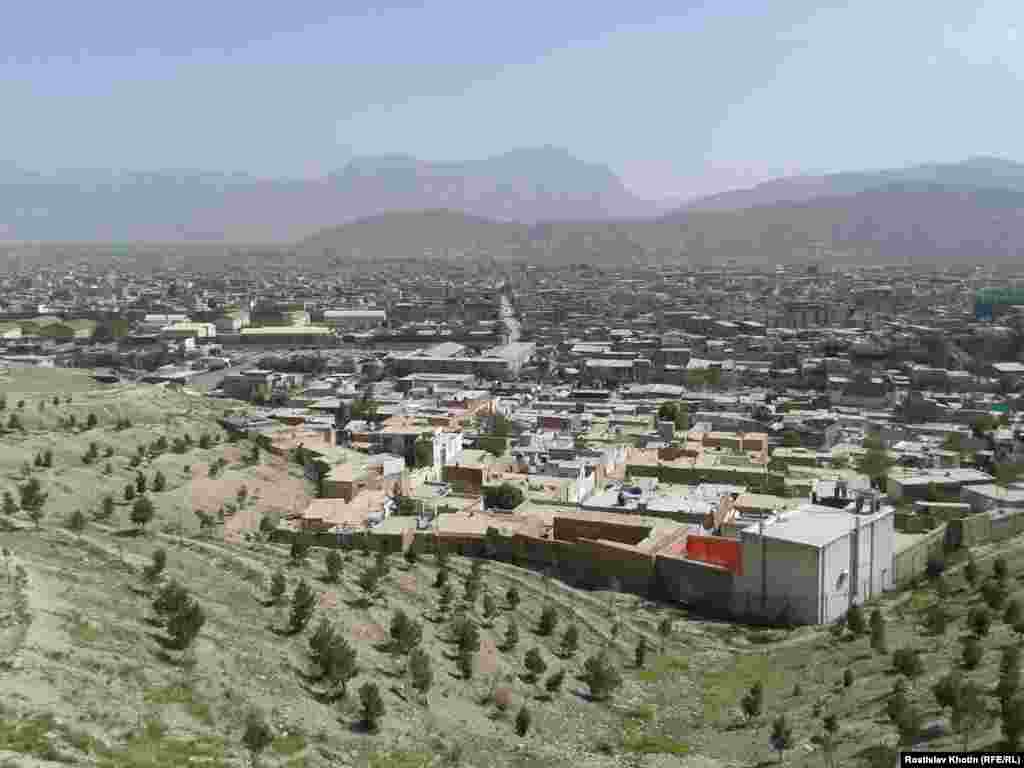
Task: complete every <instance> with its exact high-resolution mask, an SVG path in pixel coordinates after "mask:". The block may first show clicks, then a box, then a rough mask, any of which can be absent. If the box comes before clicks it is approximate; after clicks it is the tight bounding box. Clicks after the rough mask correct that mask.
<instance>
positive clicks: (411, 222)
mask: <svg viewBox="0 0 1024 768" xmlns="http://www.w3.org/2000/svg"><path fill="white" fill-rule="evenodd" d="M297 251H298V257H299V259H300V260H302V261H309V262H311V263H315V264H318V265H325V264H329V263H338V262H342V263H343V262H345V261H349V260H354V261H365V260H372V259H382V258H398V257H403V256H405V257H410V256H413V257H420V256H423V257H427V258H452V257H458V256H461V255H464V254H473V253H477V254H482V255H487V256H489V257H492V258H495V259H498V260H516V261H522V260H526V261H535V262H537V263H577V262H586V263H624V262H629V261H632V260H637V261H641V262H648V261H656V262H658V261H670V262H671V261H686V262H690V263H695V264H715V263H725V262H726V261H727V260H729V259H736V260H737V261H739V262H744V263H752V264H775V263H800V262H806V261H809V260H820V261H824V262H833V263H862V264H883V263H902V262H903V261H904V260H908V259H909V260H910V261H912V262H917V263H950V262H979V263H982V262H992V263H1014V262H1022V261H1024V190H1021V191H1015V190H1012V189H983V188H970V187H957V186H948V185H943V184H936V183H929V182H917V181H914V182H910V181H908V182H900V183H891V184H887V185H885V186H882V187H878V188H873V189H867V190H864V191H859V192H855V193H853V194H848V195H831V196H825V197H816V198H813V199H810V200H806V201H802V202H796V203H775V204H771V205H757V206H752V207H748V208H741V209H738V210H694V209H683V210H681V211H677V212H674V213H672V214H669V215H667V216H664V217H661V218H659V219H657V220H636V219H634V220H617V221H603V222H602V221H597V222H595V221H575V222H570V221H563V222H544V223H541V224H536V225H533V226H528V225H525V224H512V223H499V222H494V221H488V220H486V219H482V218H475V217H470V216H466V215H464V214H460V213H456V212H452V211H443V212H419V213H392V214H384V215H381V216H377V217H373V218H370V219H367V220H364V221H360V222H355V223H350V224H347V225H343V226H341V227H337V228H332V229H329V230H325V231H323V232H321V233H319V234H317V235H316V236H314V237H312V238H309V239H307V240H305V241H303V242H302V243H300V244H299V246H298V248H297Z"/></svg>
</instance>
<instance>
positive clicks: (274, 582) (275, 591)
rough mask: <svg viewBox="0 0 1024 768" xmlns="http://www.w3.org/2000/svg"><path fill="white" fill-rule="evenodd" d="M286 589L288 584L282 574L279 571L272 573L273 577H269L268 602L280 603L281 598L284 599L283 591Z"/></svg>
mask: <svg viewBox="0 0 1024 768" xmlns="http://www.w3.org/2000/svg"><path fill="white" fill-rule="evenodd" d="M287 588H288V584H287V582H286V581H285V578H284V573H283V572H282V571H280V570H277V571H274V575H273V576H271V577H270V601H271V603H273V604H275V605H276V604H277V603H278V602H280V600H281V598H282V597H284V593H285V590H286V589H287Z"/></svg>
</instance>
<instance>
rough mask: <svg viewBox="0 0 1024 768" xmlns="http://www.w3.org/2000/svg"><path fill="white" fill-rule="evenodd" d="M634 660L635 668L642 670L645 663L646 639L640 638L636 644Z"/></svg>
mask: <svg viewBox="0 0 1024 768" xmlns="http://www.w3.org/2000/svg"><path fill="white" fill-rule="evenodd" d="M634 656H635V659H636V668H637V669H643V668H644V664H645V663H646V662H647V638H646V637H641V638H640V640H639V641H638V642H637V644H636V650H635V652H634Z"/></svg>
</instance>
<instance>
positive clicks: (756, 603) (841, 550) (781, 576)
mask: <svg viewBox="0 0 1024 768" xmlns="http://www.w3.org/2000/svg"><path fill="white" fill-rule="evenodd" d="M858 510H859V511H858ZM894 513H895V510H894V509H893V507H890V506H881V504H880V502H879V499H878V497H877V496H874V495H871V494H865V495H858V497H857V499H856V501H851V504H850V505H849V506H848V507H847V508H846V509H837V508H836V507H832V506H825V505H823V504H805V505H802V506H800V507H798V508H797V509H795V510H793V511H791V512H787V513H783V514H779V515H776V516H774V517H772V518H769V519H767V520H765V521H762V522H759V523H755V524H754V525H751V526H748V527H747V528H745V529H743V530H742V531H740V542H741V549H742V564H741V568H740V573H738V574H737V575H736V577H735V582H734V591H733V609H734V611H735V612H736V613H738V614H741V615H750V616H761V617H762V618H766V619H777V618H778V617H780V616H782V615H786V616H788V617H789V619H790V620H791V621H793V622H795V623H798V624H825V623H828V622H830V621H834V620H836V619H838V618H839V617H840V616H842V615H843V614H845V613H846V612H847V611H848V610H849V608H850V606H851V605H855V604H860V603H863V602H865V601H866V600H870V599H872V598H873V597H877V596H878V595H880V594H881V593H882V592H884V591H886V590H889V589H891V588H892V585H893V547H894V539H895V527H894V520H895V517H894Z"/></svg>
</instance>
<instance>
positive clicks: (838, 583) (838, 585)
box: [836, 571, 850, 589]
mask: <svg viewBox="0 0 1024 768" xmlns="http://www.w3.org/2000/svg"><path fill="white" fill-rule="evenodd" d="M849 575H850V574H849V573H847V572H846V571H843V572H842V573H840V574H839V578H838V579H836V589H842V588H843V587H845V586H846V579H847V578H848V577H849Z"/></svg>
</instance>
